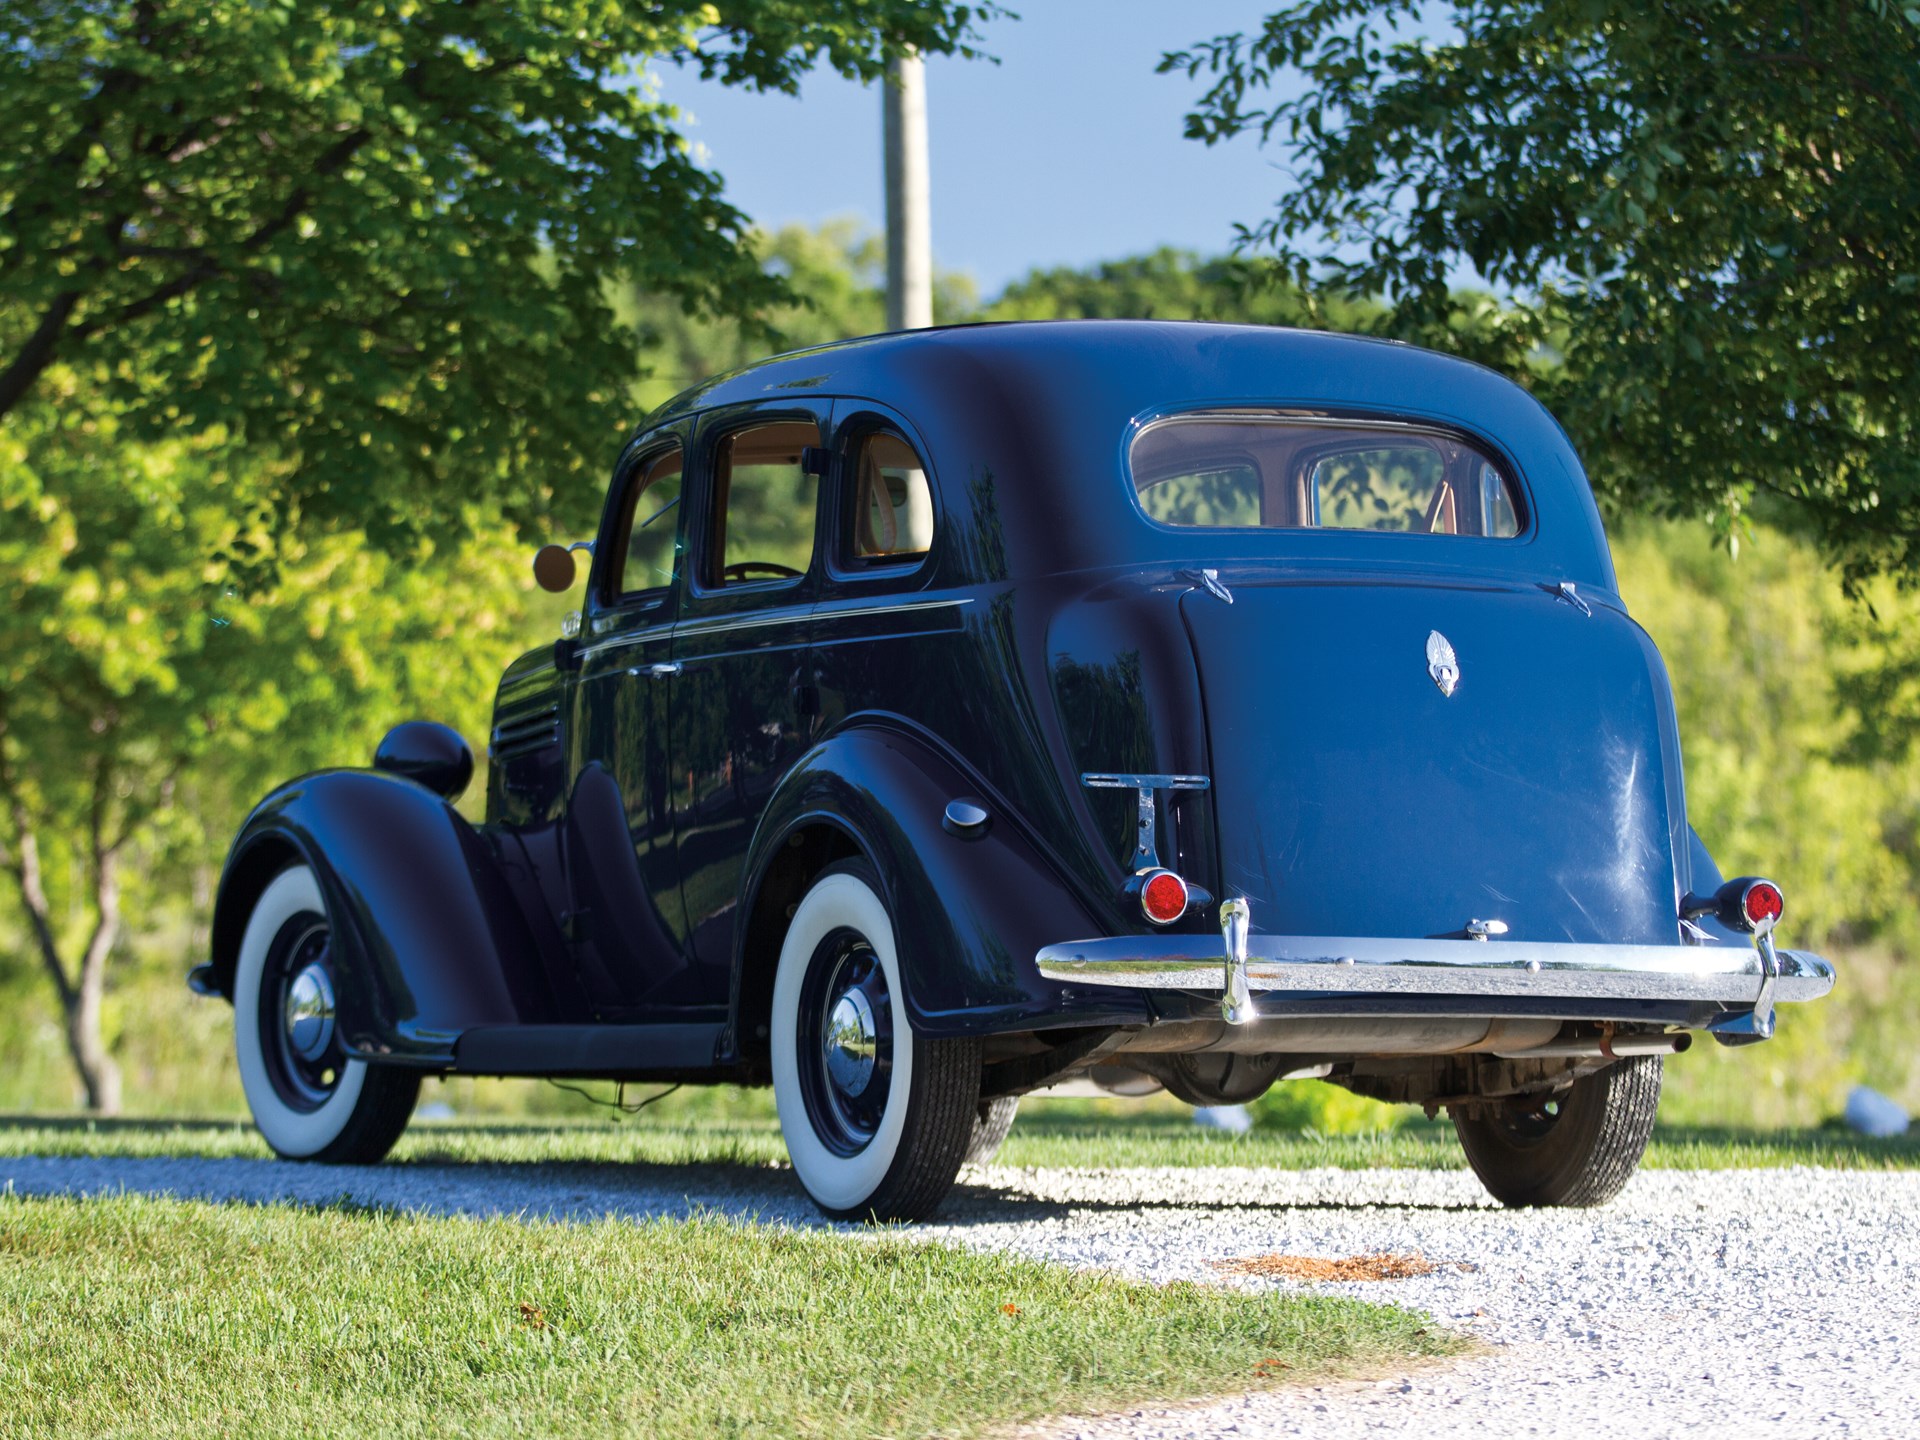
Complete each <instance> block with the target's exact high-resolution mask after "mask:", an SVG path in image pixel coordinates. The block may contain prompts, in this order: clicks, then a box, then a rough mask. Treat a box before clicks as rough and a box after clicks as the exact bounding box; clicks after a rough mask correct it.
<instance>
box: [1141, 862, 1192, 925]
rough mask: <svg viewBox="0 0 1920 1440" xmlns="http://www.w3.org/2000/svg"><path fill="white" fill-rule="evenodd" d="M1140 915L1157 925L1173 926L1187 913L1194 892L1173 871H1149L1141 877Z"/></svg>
mask: <svg viewBox="0 0 1920 1440" xmlns="http://www.w3.org/2000/svg"><path fill="white" fill-rule="evenodd" d="M1139 881H1140V885H1139V895H1140V913H1141V914H1143V915H1145V916H1146V917H1147V919H1148V920H1149V921H1150V922H1152V923H1153V924H1155V925H1171V924H1173V922H1174V921H1176V920H1178V919H1179V918H1180V917H1181V916H1182V915H1184V914H1186V913H1187V906H1188V905H1189V904H1191V903H1192V901H1193V892H1192V891H1191V890H1190V889H1189V888H1188V886H1187V882H1186V881H1184V880H1182V879H1181V878H1180V877H1179V876H1178V875H1176V874H1174V873H1173V871H1171V870H1149V871H1147V872H1145V873H1144V874H1142V875H1141V876H1140V877H1139Z"/></svg>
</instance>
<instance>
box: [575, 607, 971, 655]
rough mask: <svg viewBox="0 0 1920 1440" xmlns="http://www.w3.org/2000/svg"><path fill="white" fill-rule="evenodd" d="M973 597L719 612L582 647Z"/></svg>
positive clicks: (588, 651) (589, 650)
mask: <svg viewBox="0 0 1920 1440" xmlns="http://www.w3.org/2000/svg"><path fill="white" fill-rule="evenodd" d="M972 603H973V597H972V596H970V595H964V596H961V597H960V598H958V599H954V600H910V601H907V602H905V603H903V604H898V605H873V604H867V603H864V602H862V603H856V604H851V605H833V604H827V605H822V606H818V607H815V608H809V609H806V610H786V611H783V612H781V613H780V614H778V615H743V616H732V615H725V616H718V617H715V618H712V619H707V620H681V621H678V622H677V623H669V624H665V625H651V626H648V627H647V628H646V629H644V630H633V631H628V632H627V633H625V634H621V635H615V636H613V637H611V638H609V639H606V640H602V641H601V642H599V643H598V644H597V645H583V646H581V647H580V652H579V653H580V654H581V655H582V656H587V655H598V654H600V653H601V652H602V651H603V650H617V649H619V648H620V647H621V646H622V645H632V644H635V643H637V642H639V641H642V640H658V639H661V638H663V637H666V636H675V635H689V636H692V635H724V634H726V633H727V632H728V631H730V630H757V629H760V628H761V627H763V626H767V625H799V624H801V623H803V622H805V621H808V620H837V619H839V618H840V617H841V616H843V615H852V616H861V615H899V614H904V613H906V612H908V611H911V610H956V609H958V608H959V607H960V606H962V605H971V604H972Z"/></svg>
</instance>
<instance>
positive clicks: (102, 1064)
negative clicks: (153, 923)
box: [67, 850, 120, 1115]
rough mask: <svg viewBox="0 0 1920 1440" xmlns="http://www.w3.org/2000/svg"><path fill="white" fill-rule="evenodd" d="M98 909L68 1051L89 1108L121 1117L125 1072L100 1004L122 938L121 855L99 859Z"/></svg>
mask: <svg viewBox="0 0 1920 1440" xmlns="http://www.w3.org/2000/svg"><path fill="white" fill-rule="evenodd" d="M93 903H94V907H95V915H96V917H97V920H96V923H95V925H94V931H93V938H92V939H91V940H89V941H88V942H87V951H86V954H85V955H84V956H82V957H81V961H80V984H79V986H78V987H77V988H76V990H75V991H74V1002H73V1004H72V1006H71V1007H70V1008H69V1009H68V1011H67V1049H68V1050H70V1051H72V1052H73V1064H74V1068H75V1069H76V1070H78V1071H79V1072H80V1083H81V1084H82V1085H84V1086H85V1087H86V1090H87V1108H88V1109H89V1110H91V1111H93V1112H94V1113H95V1114H97V1115H118V1114H119V1113H120V1067H119V1065H118V1064H116V1063H115V1062H114V1058H113V1057H112V1056H111V1055H109V1054H108V1053H107V1047H106V1045H105V1044H104V1043H103V1042H102V1041H101V1039H100V1003H101V1001H102V999H103V998H104V997H105V995H106V991H107V957H108V956H109V955H110V954H112V953H113V942H114V941H115V940H116V939H117V938H118V937H119V934H120V857H119V854H118V852H116V851H111V850H110V851H107V852H106V853H104V854H100V855H96V856H95V859H94V871H93Z"/></svg>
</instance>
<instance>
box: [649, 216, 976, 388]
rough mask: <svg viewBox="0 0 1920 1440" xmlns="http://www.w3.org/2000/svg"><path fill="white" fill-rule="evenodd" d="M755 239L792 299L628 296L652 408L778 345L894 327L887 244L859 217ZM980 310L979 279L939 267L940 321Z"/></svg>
mask: <svg viewBox="0 0 1920 1440" xmlns="http://www.w3.org/2000/svg"><path fill="white" fill-rule="evenodd" d="M747 243H748V246H749V248H750V249H751V250H752V252H753V254H754V256H755V258H756V259H757V260H758V261H759V264H760V266H761V268H762V269H763V270H765V271H766V272H767V273H768V274H770V275H772V276H774V277H775V278H777V279H778V280H779V281H780V282H781V283H782V284H783V285H784V286H785V287H786V289H787V291H788V294H789V297H790V298H789V299H788V300H787V302H785V303H783V304H781V305H778V306H774V307H771V308H769V309H766V310H762V311H760V312H759V313H758V314H756V315H755V316H754V317H753V318H752V319H751V320H748V321H742V320H740V319H738V318H735V317H732V316H708V315H698V314H689V313H688V312H687V310H686V308H685V307H684V306H683V305H681V304H680V303H679V302H678V301H677V300H676V299H675V297H674V296H672V295H671V294H663V293H659V292H653V293H648V292H646V291H644V290H640V289H630V290H628V291H626V292H624V293H623V294H622V295H621V296H620V297H619V298H618V300H617V303H616V305H615V311H616V313H617V314H619V316H620V317H621V319H622V320H623V321H624V322H626V323H629V324H631V325H633V326H634V328H635V329H636V330H637V331H638V332H639V334H640V337H641V347H640V364H641V367H642V369H643V370H644V371H645V372H646V374H645V376H644V378H643V379H642V380H641V381H640V382H639V384H637V385H636V386H635V387H634V394H635V398H636V399H637V400H638V401H639V403H640V406H641V408H642V409H645V410H651V409H652V408H653V407H654V406H656V405H660V404H663V403H665V402H666V401H668V400H670V399H672V398H673V397H674V396H675V395H677V394H679V393H680V392H681V391H682V390H684V389H686V388H687V387H688V386H689V385H694V384H698V383H699V382H700V381H702V380H705V379H707V378H708V377H709V376H713V375H718V374H720V373H721V372H723V371H727V370H732V369H735V368H737V367H738V366H741V365H745V364H747V363H748V362H749V361H753V360H757V359H759V358H760V357H761V356H763V355H766V354H768V353H770V352H771V351H772V350H774V349H799V348H801V347H802V346H807V345H826V344H829V343H831V342H832V341H835V340H851V339H853V338H855V337H856V336H860V335H872V334H875V333H877V332H879V331H881V330H884V329H886V325H887V297H886V289H885V287H886V268H887V255H886V242H885V241H884V240H883V239H882V238H881V237H880V236H878V235H875V234H873V233H872V232H871V231H868V230H864V229H862V228H861V226H860V225H859V223H858V222H857V221H854V220H847V219H842V220H829V221H828V222H826V223H825V224H824V225H821V226H820V227H819V228H818V229H808V228H806V227H805V226H800V225H788V226H784V227H782V228H781V229H779V230H777V231H775V232H773V233H772V234H770V235H769V234H766V233H764V232H760V231H756V232H754V233H753V234H752V235H750V236H749V237H748V241H747ZM977 308H978V297H977V296H976V294H975V292H974V288H973V282H972V280H971V279H970V278H968V277H967V276H965V275H956V274H954V273H952V272H951V271H936V272H935V274H934V279H933V315H934V321H935V323H936V324H941V325H946V324H951V323H953V322H955V321H960V320H967V319H970V318H972V316H973V314H974V312H975V311H976V309H977Z"/></svg>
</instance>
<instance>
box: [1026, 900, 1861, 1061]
mask: <svg viewBox="0 0 1920 1440" xmlns="http://www.w3.org/2000/svg"><path fill="white" fill-rule="evenodd" d="M1231 904H1232V902H1229V905H1228V906H1223V907H1222V909H1223V915H1222V925H1221V930H1222V935H1221V938H1220V940H1218V941H1211V940H1210V937H1208V936H1204V935H1122V936H1114V937H1110V938H1104V939H1098V940H1070V941H1064V942H1062V943H1060V944H1057V945H1049V946H1047V947H1046V948H1044V949H1043V950H1041V951H1040V952H1039V954H1038V955H1037V956H1035V963H1036V964H1037V965H1038V967H1039V970H1040V973H1041V974H1042V975H1043V976H1045V977H1046V978H1047V979H1049V980H1065V981H1072V982H1075V983H1079V984H1092V985H1123V986H1128V987H1132V988H1136V989H1149V990H1189V991H1192V990H1198V991H1205V992H1215V993H1219V994H1220V995H1221V997H1222V1002H1221V1010H1222V1015H1223V1018H1225V1019H1227V1020H1229V1021H1231V1022H1233V1023H1245V1022H1247V1021H1249V1020H1252V1019H1254V1018H1255V1014H1256V1007H1255V1003H1254V1000H1253V996H1254V995H1257V994H1261V993H1265V992H1270V991H1289V992H1293V993H1296V994H1314V995H1327V994H1334V995H1339V994H1350V995H1356V996H1358V995H1365V996H1369V997H1388V998H1391V997H1396V996H1406V997H1408V998H1410V999H1411V998H1417V997H1421V996H1447V997H1450V998H1454V999H1459V998H1462V997H1475V996H1486V997H1489V998H1501V999H1519V1000H1530V1001H1532V1000H1537V1001H1541V1002H1546V1003H1551V1002H1553V1001H1556V1000H1568V1001H1607V1000H1619V1001H1663V1002H1676V1003H1689V1004H1701V1005H1721V1006H1726V1007H1730V1011H1731V1012H1732V1013H1729V1014H1727V1015H1726V1016H1725V1017H1724V1018H1723V1019H1722V1020H1719V1021H1716V1022H1714V1023H1713V1024H1712V1025H1711V1026H1710V1028H1712V1029H1713V1030H1715V1031H1716V1032H1718V1031H1721V1030H1723V1029H1724V1030H1726V1031H1728V1032H1729V1036H1730V1037H1731V1036H1736V1035H1737V1036H1742V1037H1751V1038H1754V1039H1763V1038H1765V1036H1766V1035H1767V1034H1770V1033H1771V1032H1772V1028H1773V1014H1772V1007H1773V1005H1774V1004H1775V1003H1777V1002H1781V1001H1806V1000H1817V999H1819V998H1820V997H1821V996H1822V995H1825V994H1826V993H1827V992H1828V991H1829V990H1831V989H1833V978H1834V976H1833V966H1832V965H1830V964H1829V963H1828V962H1827V961H1826V960H1824V959H1822V958H1821V957H1820V956H1818V955H1813V954H1809V953H1807V952H1805V951H1799V950H1779V951H1776V950H1774V949H1773V947H1772V945H1771V944H1770V943H1769V944H1768V945H1766V946H1765V947H1764V953H1763V950H1762V948H1760V947H1755V948H1748V947H1745V946H1737V945H1728V944H1704V945H1577V944H1565V943H1534V942H1531V941H1525V940H1500V941H1484V940H1396V939H1385V938H1379V937H1374V936H1366V937H1356V936H1325V935H1249V934H1248V933H1247V926H1246V916H1245V912H1244V909H1242V910H1240V911H1238V912H1237V913H1228V912H1229V910H1230V907H1231ZM1769 962H1772V963H1771V964H1770V963H1769ZM1769 971H1773V972H1774V973H1769Z"/></svg>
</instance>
